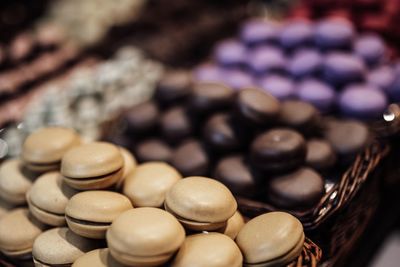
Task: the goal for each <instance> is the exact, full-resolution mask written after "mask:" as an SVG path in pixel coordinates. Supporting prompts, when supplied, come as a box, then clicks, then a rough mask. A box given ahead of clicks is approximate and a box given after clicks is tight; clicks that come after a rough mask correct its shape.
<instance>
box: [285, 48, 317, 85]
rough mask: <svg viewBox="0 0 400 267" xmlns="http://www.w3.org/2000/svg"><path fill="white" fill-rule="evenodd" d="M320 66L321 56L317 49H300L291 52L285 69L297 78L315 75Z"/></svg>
mask: <svg viewBox="0 0 400 267" xmlns="http://www.w3.org/2000/svg"><path fill="white" fill-rule="evenodd" d="M321 66H322V56H321V54H320V53H319V52H318V51H317V50H314V49H300V50H298V51H296V52H295V53H294V54H293V56H292V58H291V60H290V61H289V63H288V69H287V70H288V72H289V73H290V75H292V76H293V77H295V78H296V79H297V78H303V77H307V76H314V75H317V74H318V73H319V71H320V69H321Z"/></svg>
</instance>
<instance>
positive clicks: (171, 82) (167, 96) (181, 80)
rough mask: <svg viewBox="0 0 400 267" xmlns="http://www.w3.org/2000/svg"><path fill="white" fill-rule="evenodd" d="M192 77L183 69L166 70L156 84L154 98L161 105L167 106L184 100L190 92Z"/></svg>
mask: <svg viewBox="0 0 400 267" xmlns="http://www.w3.org/2000/svg"><path fill="white" fill-rule="evenodd" d="M191 83H192V77H191V75H190V73H189V72H187V71H184V70H169V71H167V72H166V73H165V74H164V75H163V77H162V78H161V80H160V81H159V83H158V85H157V89H156V92H155V98H156V99H157V101H158V102H159V103H161V104H163V105H166V106H169V105H172V104H176V103H177V102H179V101H182V100H184V99H185V98H187V97H188V95H189V94H190V87H191Z"/></svg>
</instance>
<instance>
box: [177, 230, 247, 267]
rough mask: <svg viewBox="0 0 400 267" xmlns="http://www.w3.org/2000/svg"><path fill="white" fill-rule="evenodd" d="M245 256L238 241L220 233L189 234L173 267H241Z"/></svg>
mask: <svg viewBox="0 0 400 267" xmlns="http://www.w3.org/2000/svg"><path fill="white" fill-rule="evenodd" d="M242 263H243V256H242V253H241V252H240V249H239V247H238V246H237V245H236V243H235V242H234V241H233V240H232V239H231V238H229V237H227V236H226V235H223V234H220V233H201V234H195V235H190V236H187V237H186V239H185V242H183V244H182V246H181V248H180V249H179V251H178V253H177V254H176V256H175V258H174V260H173V261H172V263H171V266H172V267H186V266H193V267H222V266H231V267H241V266H242Z"/></svg>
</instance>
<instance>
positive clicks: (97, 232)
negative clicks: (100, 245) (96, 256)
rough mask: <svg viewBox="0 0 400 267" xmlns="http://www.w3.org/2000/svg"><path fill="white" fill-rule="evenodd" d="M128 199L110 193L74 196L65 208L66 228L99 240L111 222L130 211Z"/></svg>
mask: <svg viewBox="0 0 400 267" xmlns="http://www.w3.org/2000/svg"><path fill="white" fill-rule="evenodd" d="M132 208H133V207H132V204H131V202H130V201H129V199H128V198H127V197H126V196H124V195H122V194H119V193H116V192H111V191H101V190H99V191H85V192H80V193H78V194H76V195H74V196H73V197H72V198H71V199H70V200H69V201H68V203H67V206H66V207H65V218H66V220H67V224H68V227H69V228H70V229H71V230H72V231H73V232H75V233H76V234H78V235H80V236H83V237H88V238H97V239H101V238H104V237H105V234H106V231H107V229H108V228H109V227H110V225H111V223H112V221H113V220H114V219H115V218H117V217H118V216H119V215H120V214H121V213H123V212H124V211H126V210H130V209H132Z"/></svg>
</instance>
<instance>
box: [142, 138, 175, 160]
mask: <svg viewBox="0 0 400 267" xmlns="http://www.w3.org/2000/svg"><path fill="white" fill-rule="evenodd" d="M172 153H173V151H172V148H171V147H170V146H169V145H168V144H167V143H165V142H164V141H163V140H161V139H155V138H154V139H147V140H144V141H142V142H140V143H138V144H137V145H136V147H135V155H136V157H137V158H138V160H139V162H147V161H165V162H170V161H171V157H172Z"/></svg>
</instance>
